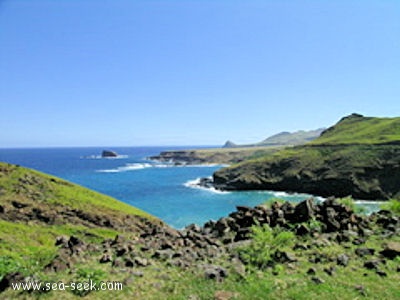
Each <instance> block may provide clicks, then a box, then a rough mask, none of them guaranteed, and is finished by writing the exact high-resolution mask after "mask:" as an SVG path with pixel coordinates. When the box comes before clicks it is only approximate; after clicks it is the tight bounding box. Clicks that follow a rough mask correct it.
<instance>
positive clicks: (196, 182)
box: [183, 176, 231, 194]
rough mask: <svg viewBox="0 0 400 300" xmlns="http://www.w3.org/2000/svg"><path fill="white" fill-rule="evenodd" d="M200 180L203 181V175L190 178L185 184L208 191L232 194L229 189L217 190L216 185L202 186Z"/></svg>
mask: <svg viewBox="0 0 400 300" xmlns="http://www.w3.org/2000/svg"><path fill="white" fill-rule="evenodd" d="M208 178H209V179H211V178H212V177H211V176H210V177H208ZM200 182H201V177H199V178H196V179H193V180H189V181H187V182H185V183H184V184H183V185H184V186H185V187H188V188H192V189H199V190H203V191H208V192H211V193H215V194H230V193H231V192H228V191H221V190H217V189H216V188H214V187H205V186H202V185H201V184H200Z"/></svg>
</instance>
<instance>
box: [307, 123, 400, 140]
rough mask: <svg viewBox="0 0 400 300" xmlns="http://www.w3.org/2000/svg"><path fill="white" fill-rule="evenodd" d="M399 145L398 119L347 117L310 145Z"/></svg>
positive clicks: (399, 124)
mask: <svg viewBox="0 0 400 300" xmlns="http://www.w3.org/2000/svg"><path fill="white" fill-rule="evenodd" d="M393 142H394V143H400V118H374V117H357V116H355V117H354V116H353V117H351V116H350V117H347V118H343V119H342V120H341V121H340V122H339V123H338V124H336V125H335V126H333V127H331V128H330V129H329V130H327V131H326V132H325V133H324V134H323V135H321V136H320V137H319V138H318V139H316V140H314V141H312V142H311V143H310V144H311V145H334V144H369V145H371V144H384V143H393Z"/></svg>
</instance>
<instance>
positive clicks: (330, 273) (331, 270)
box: [324, 266, 336, 276]
mask: <svg viewBox="0 0 400 300" xmlns="http://www.w3.org/2000/svg"><path fill="white" fill-rule="evenodd" d="M324 272H325V273H326V274H328V275H329V276H333V274H334V273H335V272H336V268H335V267H332V266H331V267H329V268H324Z"/></svg>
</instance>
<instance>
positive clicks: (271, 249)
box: [238, 224, 294, 269]
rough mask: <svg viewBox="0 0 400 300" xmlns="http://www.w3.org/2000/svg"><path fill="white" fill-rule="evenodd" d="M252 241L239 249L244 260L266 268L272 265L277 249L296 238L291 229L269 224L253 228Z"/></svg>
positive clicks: (286, 245)
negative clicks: (273, 227)
mask: <svg viewBox="0 0 400 300" xmlns="http://www.w3.org/2000/svg"><path fill="white" fill-rule="evenodd" d="M251 230H252V234H251V243H250V244H249V245H246V246H243V247H241V248H239V249H238V251H239V255H240V257H241V258H242V260H243V261H244V262H245V263H246V264H248V265H250V266H253V267H256V268H259V269H265V268H266V267H268V266H269V265H271V257H272V255H273V254H274V253H275V252H276V251H277V250H282V249H283V248H284V247H288V246H289V245H290V244H291V242H292V241H293V239H294V234H293V233H292V232H290V231H282V230H281V229H272V228H271V227H269V226H268V225H267V224H264V225H263V226H262V227H261V226H253V227H252V228H251Z"/></svg>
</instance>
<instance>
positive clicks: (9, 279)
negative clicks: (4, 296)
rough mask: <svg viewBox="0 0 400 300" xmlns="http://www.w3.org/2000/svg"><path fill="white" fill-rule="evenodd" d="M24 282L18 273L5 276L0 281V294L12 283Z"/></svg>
mask: <svg viewBox="0 0 400 300" xmlns="http://www.w3.org/2000/svg"><path fill="white" fill-rule="evenodd" d="M23 280H24V276H23V275H22V274H21V273H19V272H13V273H8V274H6V275H5V276H4V277H3V279H1V281H0V293H1V292H3V291H5V290H6V289H7V288H8V287H10V286H11V285H12V284H13V283H17V282H21V281H23Z"/></svg>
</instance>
